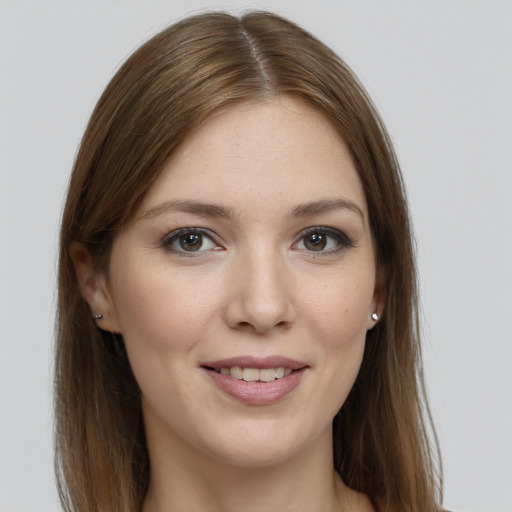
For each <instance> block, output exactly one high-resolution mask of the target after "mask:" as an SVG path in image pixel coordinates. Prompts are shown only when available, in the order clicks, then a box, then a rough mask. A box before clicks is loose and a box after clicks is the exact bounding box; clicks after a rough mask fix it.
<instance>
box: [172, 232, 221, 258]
mask: <svg viewBox="0 0 512 512" xmlns="http://www.w3.org/2000/svg"><path fill="white" fill-rule="evenodd" d="M184 235H200V236H202V237H203V240H204V239H205V238H206V239H208V240H210V241H211V243H212V244H214V245H216V249H218V248H220V245H219V244H218V243H217V242H216V240H215V237H214V235H213V233H212V232H211V231H209V230H207V229H201V228H188V227H186V228H180V229H176V230H174V231H171V232H170V233H168V234H167V235H165V236H164V238H163V239H162V247H163V248H164V250H165V251H167V252H169V253H172V254H176V255H178V256H183V257H188V258H190V257H192V258H193V257H195V256H197V253H201V252H206V251H205V250H204V249H203V250H202V251H201V250H198V251H185V250H184V249H182V250H180V249H176V248H175V247H173V246H172V244H174V243H175V242H177V241H178V240H179V239H180V237H181V236H184ZM201 245H202V244H201Z"/></svg>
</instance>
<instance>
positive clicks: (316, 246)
mask: <svg viewBox="0 0 512 512" xmlns="http://www.w3.org/2000/svg"><path fill="white" fill-rule="evenodd" d="M326 245H327V235H326V234H325V233H311V234H309V235H306V236H305V237H304V247H305V248H306V249H307V250H308V251H323V250H324V249H325V247H326Z"/></svg>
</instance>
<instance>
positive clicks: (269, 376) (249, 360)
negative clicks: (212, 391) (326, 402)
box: [201, 356, 308, 405]
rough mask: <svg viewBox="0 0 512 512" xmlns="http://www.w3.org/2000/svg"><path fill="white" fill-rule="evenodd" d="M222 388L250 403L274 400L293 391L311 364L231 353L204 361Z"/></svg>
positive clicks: (205, 367)
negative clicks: (226, 357) (215, 359)
mask: <svg viewBox="0 0 512 512" xmlns="http://www.w3.org/2000/svg"><path fill="white" fill-rule="evenodd" d="M201 366H202V368H204V370H205V371H206V373H207V374H208V375H209V377H210V378H211V379H212V381H213V382H214V384H215V385H216V386H217V387H219V388H220V389H221V390H222V391H224V392H225V393H227V394H228V395H230V396H231V397H233V398H235V399H237V400H238V401H241V402H244V403H246V404H250V405H265V404H271V403H273V402H276V401H278V400H280V399H282V398H283V397H284V396H286V395H287V394H288V393H291V392H292V391H293V390H294V389H295V388H296V387H297V386H298V385H299V383H300V381H301V378H302V376H303V374H304V372H305V370H306V369H307V368H308V365H307V364H306V363H304V362H302V361H297V360H295V359H290V358H287V357H281V356H270V357H265V358H257V357H252V356H247V357H232V358H228V359H222V360H218V361H209V362H206V363H204V364H202V365H201Z"/></svg>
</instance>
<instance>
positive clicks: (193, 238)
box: [178, 233, 203, 251]
mask: <svg viewBox="0 0 512 512" xmlns="http://www.w3.org/2000/svg"><path fill="white" fill-rule="evenodd" d="M178 244H179V246H180V249H183V250H184V251H198V250H199V249H201V246H202V245H203V235H201V234H199V233H188V234H186V235H181V236H180V237H179V238H178Z"/></svg>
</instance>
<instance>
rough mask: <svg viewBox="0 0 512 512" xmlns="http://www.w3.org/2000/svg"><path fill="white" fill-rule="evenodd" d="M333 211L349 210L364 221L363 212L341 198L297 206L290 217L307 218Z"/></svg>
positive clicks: (355, 205) (352, 203)
mask: <svg viewBox="0 0 512 512" xmlns="http://www.w3.org/2000/svg"><path fill="white" fill-rule="evenodd" d="M333 210H350V211H353V212H354V213H356V214H357V215H359V216H360V217H361V219H362V220H363V221H364V220H365V217H364V213H363V210H362V209H361V208H359V206H357V204H356V203H354V202H353V201H350V199H345V198H341V197H335V198H330V199H321V200H319V201H311V202H309V203H302V204H299V205H298V206H296V207H295V208H294V209H293V210H292V212H291V214H290V217H309V216H313V215H318V214H322V213H329V212H331V211H333Z"/></svg>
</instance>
